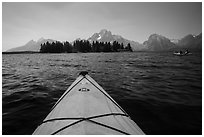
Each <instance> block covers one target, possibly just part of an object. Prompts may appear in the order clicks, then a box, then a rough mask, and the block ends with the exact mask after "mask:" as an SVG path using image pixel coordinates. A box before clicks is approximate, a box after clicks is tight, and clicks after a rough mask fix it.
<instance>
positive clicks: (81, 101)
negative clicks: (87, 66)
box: [33, 74, 144, 135]
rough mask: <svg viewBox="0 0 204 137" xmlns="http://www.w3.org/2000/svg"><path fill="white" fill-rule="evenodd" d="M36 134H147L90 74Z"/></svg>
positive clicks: (74, 86) (65, 96) (74, 85)
mask: <svg viewBox="0 0 204 137" xmlns="http://www.w3.org/2000/svg"><path fill="white" fill-rule="evenodd" d="M33 134H41V135H42V134H46V135H48V134H52V135H55V134H62V135H80V134H81V135H91V134H94V135H100V134H108V135H111V134H118V135H120V134H121V135H123V134H144V133H143V131H142V130H141V129H140V128H139V127H138V126H137V124H136V123H135V122H134V121H133V120H131V118H130V117H129V115H128V114H127V113H126V112H125V111H124V110H123V109H122V108H121V107H120V106H119V105H118V104H117V103H116V102H115V101H114V100H113V99H112V98H111V97H110V96H109V95H108V93H106V91H105V90H104V89H103V88H102V87H101V86H100V85H98V83H97V82H95V81H94V80H93V79H92V78H91V77H90V76H89V75H87V74H84V75H80V76H79V77H78V78H77V79H76V80H75V81H74V82H73V83H72V85H71V86H70V87H69V88H68V89H67V91H66V92H65V93H64V94H63V95H62V96H61V98H60V99H59V100H58V101H57V102H56V104H55V105H54V106H53V108H52V110H51V112H50V113H49V114H48V116H47V117H46V118H45V119H44V121H43V122H42V124H41V125H39V126H38V128H37V129H36V130H35V131H34V133H33Z"/></svg>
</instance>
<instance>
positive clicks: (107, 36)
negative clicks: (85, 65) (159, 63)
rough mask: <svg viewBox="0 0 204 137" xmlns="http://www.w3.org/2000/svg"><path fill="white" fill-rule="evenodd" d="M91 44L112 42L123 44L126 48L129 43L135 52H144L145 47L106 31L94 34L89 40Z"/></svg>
mask: <svg viewBox="0 0 204 137" xmlns="http://www.w3.org/2000/svg"><path fill="white" fill-rule="evenodd" d="M87 40H88V41H89V42H91V43H92V42H93V41H99V42H110V43H112V42H113V41H117V42H119V43H123V44H124V46H125V47H126V46H127V44H128V43H130V45H131V47H132V49H133V51H135V50H143V49H144V46H143V45H142V44H140V43H138V42H135V41H131V40H128V39H125V38H123V37H122V36H120V35H113V34H112V33H111V31H108V30H106V29H102V30H101V31H100V32H99V33H94V34H93V35H92V36H91V37H89V38H88V39H87Z"/></svg>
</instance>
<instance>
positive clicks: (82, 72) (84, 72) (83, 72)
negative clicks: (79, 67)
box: [79, 71, 88, 76]
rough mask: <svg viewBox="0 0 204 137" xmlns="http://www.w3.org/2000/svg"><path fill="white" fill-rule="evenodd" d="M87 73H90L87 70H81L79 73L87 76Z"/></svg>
mask: <svg viewBox="0 0 204 137" xmlns="http://www.w3.org/2000/svg"><path fill="white" fill-rule="evenodd" d="M87 74H88V72H87V71H81V72H80V73H79V75H82V76H85V75H87Z"/></svg>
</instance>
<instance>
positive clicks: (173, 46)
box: [7, 29, 202, 52]
mask: <svg viewBox="0 0 204 137" xmlns="http://www.w3.org/2000/svg"><path fill="white" fill-rule="evenodd" d="M87 40H88V41H89V42H91V43H92V42H93V41H99V42H110V43H113V41H117V42H118V43H123V45H124V46H125V47H126V46H127V44H128V43H130V45H131V47H132V49H133V51H166V50H179V49H192V50H201V49H202V33H200V34H199V35H197V36H194V35H191V34H189V35H187V36H185V37H183V38H182V39H180V40H179V39H173V40H170V39H168V38H166V37H164V36H162V35H158V34H152V35H150V36H149V38H148V39H147V41H145V42H143V43H139V42H136V41H132V40H128V39H126V38H123V37H122V36H120V35H115V34H112V33H111V31H108V30H106V29H102V30H101V31H100V32H99V33H94V34H93V35H92V36H90V37H89V38H88V39H87ZM55 41H56V40H52V39H44V38H40V39H39V40H37V41H34V40H31V41H29V42H28V43H26V44H25V45H23V46H20V47H17V48H12V49H10V50H8V51H7V52H16V51H39V50H40V45H41V44H43V43H46V42H50V43H52V42H55ZM70 43H73V42H70Z"/></svg>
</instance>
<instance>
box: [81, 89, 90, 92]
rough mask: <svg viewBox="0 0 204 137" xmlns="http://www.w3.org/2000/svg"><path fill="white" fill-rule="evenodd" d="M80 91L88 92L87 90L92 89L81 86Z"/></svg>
mask: <svg viewBox="0 0 204 137" xmlns="http://www.w3.org/2000/svg"><path fill="white" fill-rule="evenodd" d="M79 91H81V92H86V91H90V89H88V88H80V89H79Z"/></svg>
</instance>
